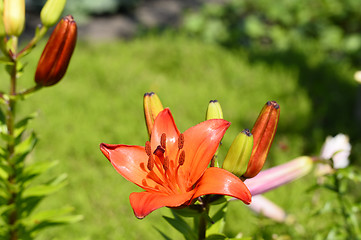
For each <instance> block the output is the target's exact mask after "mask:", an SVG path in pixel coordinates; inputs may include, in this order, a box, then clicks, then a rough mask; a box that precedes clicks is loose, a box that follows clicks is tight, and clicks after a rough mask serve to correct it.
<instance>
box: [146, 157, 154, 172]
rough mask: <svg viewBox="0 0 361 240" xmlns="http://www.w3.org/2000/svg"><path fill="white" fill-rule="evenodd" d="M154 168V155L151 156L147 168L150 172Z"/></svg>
mask: <svg viewBox="0 0 361 240" xmlns="http://www.w3.org/2000/svg"><path fill="white" fill-rule="evenodd" d="M153 167H154V158H153V156H152V155H149V159H148V164H147V168H148V170H149V171H152V170H153Z"/></svg>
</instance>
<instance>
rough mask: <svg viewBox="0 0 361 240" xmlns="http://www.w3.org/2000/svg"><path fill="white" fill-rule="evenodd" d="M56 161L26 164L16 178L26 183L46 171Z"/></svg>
mask: <svg viewBox="0 0 361 240" xmlns="http://www.w3.org/2000/svg"><path fill="white" fill-rule="evenodd" d="M57 164H58V162H56V161H48V162H36V163H33V164H32V165H29V166H27V167H26V168H25V169H24V171H23V172H22V173H21V175H20V176H19V177H18V180H19V181H20V182H22V183H26V182H28V181H30V180H32V179H34V178H35V177H37V176H39V175H41V174H42V173H44V172H46V171H47V170H49V169H50V168H52V167H54V166H56V165H57Z"/></svg>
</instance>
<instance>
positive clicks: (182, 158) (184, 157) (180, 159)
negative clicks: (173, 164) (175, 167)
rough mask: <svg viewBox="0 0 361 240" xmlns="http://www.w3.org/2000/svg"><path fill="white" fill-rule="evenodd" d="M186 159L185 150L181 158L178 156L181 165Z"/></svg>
mask: <svg viewBox="0 0 361 240" xmlns="http://www.w3.org/2000/svg"><path fill="white" fill-rule="evenodd" d="M185 160H186V153H185V152H184V150H183V151H182V152H181V153H180V155H179V158H178V164H179V166H182V165H183V164H184V161H185Z"/></svg>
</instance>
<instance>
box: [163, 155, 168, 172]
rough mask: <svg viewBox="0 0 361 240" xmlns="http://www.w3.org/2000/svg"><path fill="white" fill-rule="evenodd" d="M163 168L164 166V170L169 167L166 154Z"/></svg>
mask: <svg viewBox="0 0 361 240" xmlns="http://www.w3.org/2000/svg"><path fill="white" fill-rule="evenodd" d="M163 168H164V170H168V169H169V158H168V156H167V157H165V159H164V163H163Z"/></svg>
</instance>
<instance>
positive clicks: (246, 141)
mask: <svg viewBox="0 0 361 240" xmlns="http://www.w3.org/2000/svg"><path fill="white" fill-rule="evenodd" d="M252 147H253V135H252V134H251V133H250V132H249V130H248V129H245V130H243V131H242V132H240V133H239V134H238V135H237V137H236V138H235V139H234V140H233V143H232V145H231V147H230V148H229V150H228V153H227V156H226V158H225V159H224V161H223V166H222V168H224V169H226V170H227V171H229V172H231V173H233V174H234V175H236V176H237V177H240V176H242V175H243V174H244V173H245V172H246V170H247V165H248V162H249V159H250V157H251V153H252Z"/></svg>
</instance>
